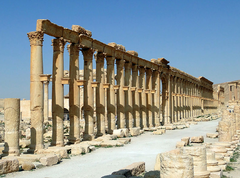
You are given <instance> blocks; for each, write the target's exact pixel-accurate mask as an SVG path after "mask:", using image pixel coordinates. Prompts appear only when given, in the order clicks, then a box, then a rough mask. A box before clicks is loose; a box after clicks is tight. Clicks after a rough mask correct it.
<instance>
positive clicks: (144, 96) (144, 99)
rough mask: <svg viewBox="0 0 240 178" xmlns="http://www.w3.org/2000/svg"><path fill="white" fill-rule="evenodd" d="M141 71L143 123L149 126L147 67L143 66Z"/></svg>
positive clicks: (144, 126)
mask: <svg viewBox="0 0 240 178" xmlns="http://www.w3.org/2000/svg"><path fill="white" fill-rule="evenodd" d="M139 72H140V76H139V86H140V88H141V89H142V90H143V91H142V93H141V107H140V108H141V111H142V125H143V128H147V112H146V111H147V110H146V93H145V89H146V83H145V81H146V80H145V68H143V67H141V68H140V69H139Z"/></svg>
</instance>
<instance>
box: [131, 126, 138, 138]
mask: <svg viewBox="0 0 240 178" xmlns="http://www.w3.org/2000/svg"><path fill="white" fill-rule="evenodd" d="M130 134H131V136H138V135H140V128H138V127H134V128H130Z"/></svg>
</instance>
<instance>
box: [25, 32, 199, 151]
mask: <svg viewBox="0 0 240 178" xmlns="http://www.w3.org/2000/svg"><path fill="white" fill-rule="evenodd" d="M28 37H29V40H30V45H31V71H30V88H31V89H30V93H31V94H30V100H31V102H30V105H31V106H30V107H31V134H32V138H31V146H30V150H29V151H30V152H34V151H37V150H39V149H42V148H43V121H44V117H45V118H47V116H46V114H44V117H43V84H44V86H45V92H46V93H45V94H44V96H45V97H47V96H48V88H47V86H48V83H49V80H50V75H43V60H42V42H43V33H42V32H40V31H37V32H30V33H28ZM65 44H66V41H65V40H64V39H63V38H55V39H53V40H52V46H53V71H52V123H53V132H52V145H53V146H64V135H63V115H64V84H68V85H69V117H70V134H69V142H70V143H78V142H80V122H79V118H80V89H79V87H80V86H83V87H84V98H83V103H84V108H83V109H84V119H85V131H84V135H83V139H84V140H92V139H93V138H94V137H95V135H94V124H95V123H94V107H95V106H96V117H97V119H96V121H97V124H96V125H97V136H101V135H104V134H105V132H106V130H107V132H108V133H110V134H111V133H113V130H114V129H116V128H129V129H131V128H133V127H141V128H151V127H157V126H159V125H160V124H161V123H160V122H162V124H169V123H173V122H178V121H179V120H180V119H183V118H189V117H193V116H196V115H200V114H201V109H202V107H201V103H202V101H201V98H200V97H201V94H200V90H201V89H200V87H198V86H197V85H196V84H193V83H189V82H187V81H186V80H184V79H181V78H178V77H176V76H174V75H171V74H169V75H166V76H165V75H162V73H160V72H161V71H159V70H153V69H151V68H146V67H144V66H140V65H138V64H136V63H132V62H129V61H125V60H124V56H122V58H116V57H115V54H107V53H103V52H98V51H96V53H95V60H96V81H93V54H94V52H95V50H94V49H91V48H83V47H82V48H80V46H79V44H76V43H70V44H69V45H68V51H69V61H70V65H69V66H70V68H69V78H64V75H63V74H64V65H63V56H64V55H63V54H64V46H65ZM80 51H81V52H82V54H83V60H84V80H79V52H80ZM105 60H106V66H107V76H106V77H105V73H104V63H105V62H104V61H105ZM115 62H116V69H117V71H115V70H114V69H115ZM115 74H116V78H115ZM105 78H106V81H105ZM115 79H116V81H115ZM161 81H162V86H161V85H160V83H161ZM161 87H162V95H161V94H160V92H161V90H160V88H161ZM94 88H95V89H94ZM94 91H95V92H96V93H95V95H94ZM105 93H106V95H105ZM94 96H96V98H94ZM105 98H106V103H105ZM45 100H46V101H47V100H48V98H45ZM46 101H45V102H44V103H46ZM94 102H96V103H94ZM94 104H95V105H94ZM44 107H45V108H47V105H45V106H44ZM161 110H162V118H161V116H160V114H161ZM105 111H106V112H107V113H105ZM46 112H47V111H46ZM105 115H107V119H105ZM116 119H117V120H116ZM45 120H46V119H45ZM105 122H107V123H105ZM106 125H107V128H105V126H106Z"/></svg>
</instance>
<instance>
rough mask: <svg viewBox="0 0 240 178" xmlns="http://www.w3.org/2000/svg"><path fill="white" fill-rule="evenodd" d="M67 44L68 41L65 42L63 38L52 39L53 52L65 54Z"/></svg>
mask: <svg viewBox="0 0 240 178" xmlns="http://www.w3.org/2000/svg"><path fill="white" fill-rule="evenodd" d="M65 44H66V40H64V39H63V38H55V39H52V46H53V51H60V52H62V53H63V52H64V46H65Z"/></svg>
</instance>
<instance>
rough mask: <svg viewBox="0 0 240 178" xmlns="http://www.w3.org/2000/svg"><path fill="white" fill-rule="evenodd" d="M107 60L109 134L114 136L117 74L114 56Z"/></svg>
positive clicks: (107, 57)
mask: <svg viewBox="0 0 240 178" xmlns="http://www.w3.org/2000/svg"><path fill="white" fill-rule="evenodd" d="M106 60H107V83H108V84H109V88H107V118H108V133H109V134H112V133H113V130H114V129H115V114H116V113H115V112H116V108H115V91H114V84H115V81H114V80H115V79H114V77H115V73H114V61H115V57H114V56H106Z"/></svg>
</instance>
